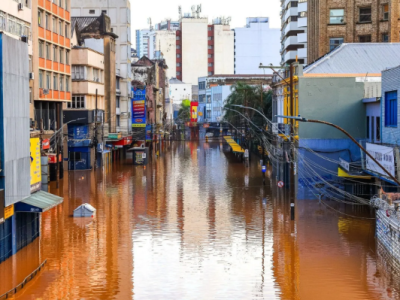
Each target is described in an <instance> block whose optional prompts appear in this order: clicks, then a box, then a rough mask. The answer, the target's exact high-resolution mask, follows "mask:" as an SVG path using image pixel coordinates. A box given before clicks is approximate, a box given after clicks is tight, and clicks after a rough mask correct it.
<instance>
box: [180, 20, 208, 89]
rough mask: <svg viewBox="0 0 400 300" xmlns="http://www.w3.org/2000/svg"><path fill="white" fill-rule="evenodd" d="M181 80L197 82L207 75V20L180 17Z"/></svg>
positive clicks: (191, 82)
mask: <svg viewBox="0 0 400 300" xmlns="http://www.w3.org/2000/svg"><path fill="white" fill-rule="evenodd" d="M181 26H182V76H183V77H182V81H183V82H185V83H190V84H197V81H198V78H199V77H202V76H207V75H208V67H207V66H208V46H207V45H208V39H207V36H208V20H207V19H189V18H183V19H182V24H181Z"/></svg>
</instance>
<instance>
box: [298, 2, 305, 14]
mask: <svg viewBox="0 0 400 300" xmlns="http://www.w3.org/2000/svg"><path fill="white" fill-rule="evenodd" d="M297 11H298V12H299V13H300V12H306V11H307V2H302V3H299V7H298V8H297Z"/></svg>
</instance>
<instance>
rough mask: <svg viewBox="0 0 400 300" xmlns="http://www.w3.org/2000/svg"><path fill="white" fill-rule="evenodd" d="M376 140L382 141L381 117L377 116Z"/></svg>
mask: <svg viewBox="0 0 400 300" xmlns="http://www.w3.org/2000/svg"><path fill="white" fill-rule="evenodd" d="M376 141H377V142H380V141H381V117H376Z"/></svg>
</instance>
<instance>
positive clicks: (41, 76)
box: [39, 70, 43, 89]
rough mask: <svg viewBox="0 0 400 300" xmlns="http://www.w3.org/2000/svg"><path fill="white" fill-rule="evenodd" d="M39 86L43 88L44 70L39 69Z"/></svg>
mask: <svg viewBox="0 0 400 300" xmlns="http://www.w3.org/2000/svg"><path fill="white" fill-rule="evenodd" d="M39 88H40V89H42V88H43V71H42V70H39Z"/></svg>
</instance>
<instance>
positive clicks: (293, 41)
mask: <svg viewBox="0 0 400 300" xmlns="http://www.w3.org/2000/svg"><path fill="white" fill-rule="evenodd" d="M281 2H282V11H281V18H282V29H281V33H282V35H281V38H282V39H281V57H282V60H281V65H285V64H290V63H292V62H294V61H296V57H297V58H298V61H299V62H300V63H304V64H307V1H290V0H282V1H281Z"/></svg>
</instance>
